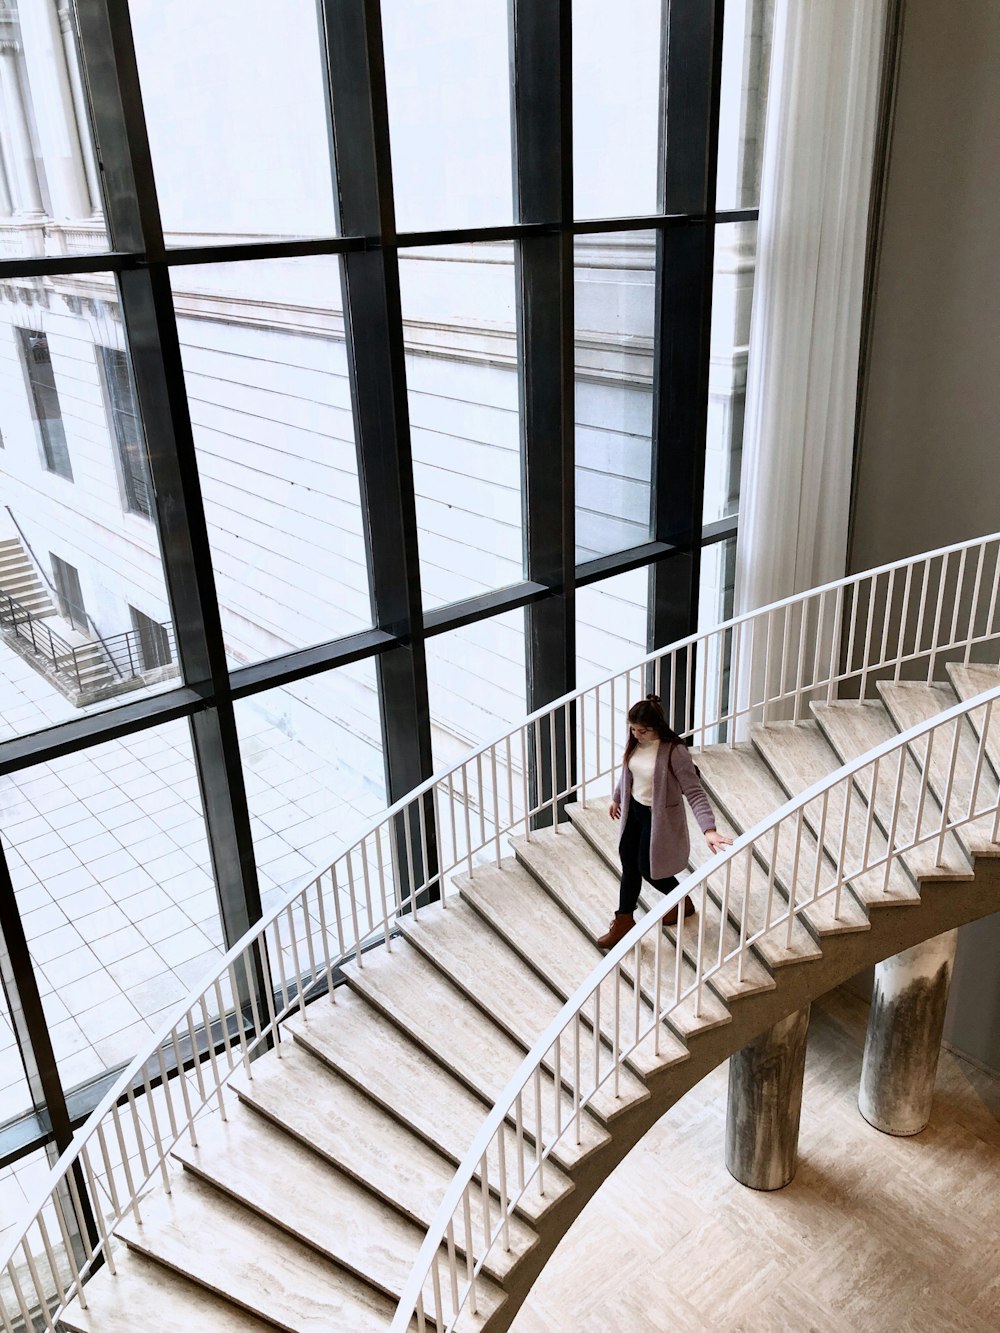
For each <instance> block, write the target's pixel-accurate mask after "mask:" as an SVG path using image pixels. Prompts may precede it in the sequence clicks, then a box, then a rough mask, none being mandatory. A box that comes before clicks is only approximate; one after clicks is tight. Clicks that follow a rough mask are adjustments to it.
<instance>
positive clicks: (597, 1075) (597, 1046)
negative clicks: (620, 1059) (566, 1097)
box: [594, 985, 601, 1094]
mask: <svg viewBox="0 0 1000 1333" xmlns="http://www.w3.org/2000/svg"><path fill="white" fill-rule="evenodd" d="M600 1086H601V987H600V985H598V986H597V989H596V990H595V991H594V1093H595V1094H596V1093H597V1089H598V1088H599V1087H600Z"/></svg>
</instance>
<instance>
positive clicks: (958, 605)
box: [948, 546, 975, 648]
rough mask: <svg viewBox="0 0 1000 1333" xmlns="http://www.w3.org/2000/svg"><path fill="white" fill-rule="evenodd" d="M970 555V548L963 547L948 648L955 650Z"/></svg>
mask: <svg viewBox="0 0 1000 1333" xmlns="http://www.w3.org/2000/svg"><path fill="white" fill-rule="evenodd" d="M968 554H969V548H968V547H967V546H963V547H962V550H961V552H960V554H959V557H958V577H957V579H956V580H955V596H954V599H953V601H954V605H953V606H952V610H951V629H950V630H949V632H948V647H949V648H953V647H954V646H955V644H956V642H957V641H958V613H959V611H961V609H962V589H963V588H964V587H965V565H966V557H967V556H968ZM974 613H975V602H973V614H974Z"/></svg>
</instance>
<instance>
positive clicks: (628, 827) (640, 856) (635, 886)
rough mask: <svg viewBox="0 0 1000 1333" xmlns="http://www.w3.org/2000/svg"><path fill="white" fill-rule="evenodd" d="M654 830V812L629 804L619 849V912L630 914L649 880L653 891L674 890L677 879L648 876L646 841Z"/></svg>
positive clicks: (669, 876)
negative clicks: (644, 884) (645, 882)
mask: <svg viewBox="0 0 1000 1333" xmlns="http://www.w3.org/2000/svg"><path fill="white" fill-rule="evenodd" d="M652 829H653V812H652V811H651V810H650V808H649V806H648V805H641V804H640V803H639V802H638V801H636V800H631V801H629V803H628V819H627V820H626V823H625V832H624V833H623V834H622V840H621V844H620V847H619V851H620V853H621V858H622V885H621V891H620V893H619V896H618V911H619V912H624V913H627V914H631V913H632V912H634V911H635V909H636V904H637V903H638V901H639V890H640V888H641V887H642V881H643V880H644V879H645V880H648V881H649V883H650V884H652V886H653V888H654V889H659V891H660V892H661V893H669V892H670V890H671V889H676V887H677V879H676V877H675V876H674V875H668V876H667V877H666V879H653V877H652V875H651V874H650V873H649V838H650V834H651V833H652Z"/></svg>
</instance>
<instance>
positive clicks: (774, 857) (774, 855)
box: [764, 824, 794, 930]
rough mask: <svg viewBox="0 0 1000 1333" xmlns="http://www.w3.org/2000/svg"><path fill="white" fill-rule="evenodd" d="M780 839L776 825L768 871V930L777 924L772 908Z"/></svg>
mask: <svg viewBox="0 0 1000 1333" xmlns="http://www.w3.org/2000/svg"><path fill="white" fill-rule="evenodd" d="M778 837H779V828H778V825H777V824H775V826H774V828H773V829H772V831H771V856H770V863H769V865H768V870H767V904H766V907H765V909H764V921H765V923H766V925H767V928H768V930H770V929H771V927H772V926H773V925H774V924H775V922H774V917H773V916H772V913H771V907H772V905H773V903H774V877H775V875H776V874H777V873H778ZM793 894H794V890H791V894H790V896H791V895H793Z"/></svg>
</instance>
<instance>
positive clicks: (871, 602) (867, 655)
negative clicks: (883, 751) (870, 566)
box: [858, 574, 888, 699]
mask: <svg viewBox="0 0 1000 1333" xmlns="http://www.w3.org/2000/svg"><path fill="white" fill-rule="evenodd" d="M878 580H879V576H878V574H876V575H875V577H874V578H873V579H871V580H870V590H869V593H868V617H867V620H866V622H865V646H864V652H863V654H862V658H861V686H860V689H859V691H858V697H859V698H860V699H864V697H865V691H866V690H867V688H868V672H869V671H870V669H871V656H872V628H873V627H874V624H875V603H876V602H877V601H878ZM886 611H887V612H888V607H886Z"/></svg>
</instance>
